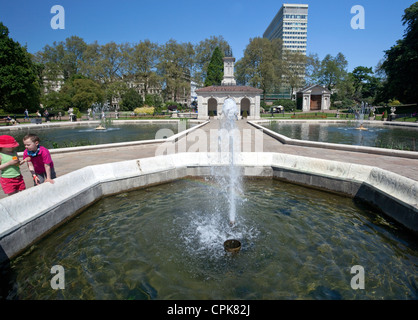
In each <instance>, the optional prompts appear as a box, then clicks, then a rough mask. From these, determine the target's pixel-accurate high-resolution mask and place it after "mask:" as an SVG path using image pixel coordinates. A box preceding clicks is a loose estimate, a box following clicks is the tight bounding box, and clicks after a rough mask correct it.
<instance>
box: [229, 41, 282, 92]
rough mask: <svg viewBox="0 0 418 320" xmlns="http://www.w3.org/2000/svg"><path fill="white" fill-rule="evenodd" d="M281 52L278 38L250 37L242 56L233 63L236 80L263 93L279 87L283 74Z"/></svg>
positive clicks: (280, 43)
mask: <svg viewBox="0 0 418 320" xmlns="http://www.w3.org/2000/svg"><path fill="white" fill-rule="evenodd" d="M281 53H282V41H281V40H280V39H274V40H272V41H270V40H268V39H267V38H260V37H258V38H254V39H250V43H249V44H248V46H247V47H246V48H245V51H244V56H243V58H242V59H241V60H239V61H238V62H237V63H236V65H235V66H236V74H237V76H236V78H237V82H238V83H241V84H244V85H247V84H248V85H250V86H252V87H256V88H259V89H262V90H263V93H264V95H265V94H266V93H270V92H272V91H274V90H275V89H277V88H279V87H280V85H281V83H282V82H283V74H284V62H283V59H282V55H281ZM264 98H265V97H264ZM264 100H265V99H264Z"/></svg>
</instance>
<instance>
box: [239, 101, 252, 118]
mask: <svg viewBox="0 0 418 320" xmlns="http://www.w3.org/2000/svg"><path fill="white" fill-rule="evenodd" d="M250 106H251V101H250V99H248V98H243V99H242V100H241V116H242V113H243V112H244V111H247V116H250Z"/></svg>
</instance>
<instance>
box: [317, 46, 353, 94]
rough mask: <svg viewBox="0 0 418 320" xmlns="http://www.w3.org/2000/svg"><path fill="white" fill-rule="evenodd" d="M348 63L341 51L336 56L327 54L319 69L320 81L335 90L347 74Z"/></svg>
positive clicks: (329, 88)
mask: <svg viewBox="0 0 418 320" xmlns="http://www.w3.org/2000/svg"><path fill="white" fill-rule="evenodd" d="M347 65H348V62H347V60H346V59H345V56H344V55H343V54H342V53H341V52H339V53H338V54H337V55H336V56H335V57H333V56H331V55H330V54H327V55H326V56H325V58H324V59H323V60H322V61H321V67H320V71H319V81H320V83H321V84H322V85H323V86H325V87H327V88H328V90H333V89H334V88H336V87H337V86H338V84H339V82H340V81H342V79H345V77H346V76H347Z"/></svg>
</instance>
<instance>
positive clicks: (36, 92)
mask: <svg viewBox="0 0 418 320" xmlns="http://www.w3.org/2000/svg"><path fill="white" fill-rule="evenodd" d="M38 68H39V66H38V65H36V64H34V63H33V62H32V60H31V56H30V54H29V53H28V52H27V51H26V48H24V47H22V46H21V45H20V44H19V43H18V42H15V41H14V40H13V39H12V38H10V37H9V29H8V28H7V27H6V26H5V25H4V24H3V23H1V22H0V108H2V109H4V110H5V111H7V112H13V113H20V112H23V111H24V110H25V108H28V109H30V110H35V109H36V108H38V107H39V101H40V86H39V77H38Z"/></svg>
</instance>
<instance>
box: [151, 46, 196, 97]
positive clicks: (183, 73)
mask: <svg viewBox="0 0 418 320" xmlns="http://www.w3.org/2000/svg"><path fill="white" fill-rule="evenodd" d="M193 57H194V49H193V45H192V44H191V43H189V42H187V43H177V41H176V40H173V39H170V40H169V41H168V42H167V43H166V44H165V45H164V46H163V47H162V49H161V55H160V60H159V63H158V73H159V75H160V76H161V77H162V79H163V90H164V92H165V94H166V98H167V100H174V101H176V102H177V100H178V99H179V98H180V97H186V96H190V80H191V70H192V67H193V62H194V59H193Z"/></svg>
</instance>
